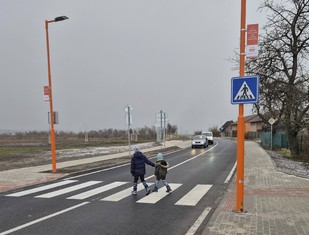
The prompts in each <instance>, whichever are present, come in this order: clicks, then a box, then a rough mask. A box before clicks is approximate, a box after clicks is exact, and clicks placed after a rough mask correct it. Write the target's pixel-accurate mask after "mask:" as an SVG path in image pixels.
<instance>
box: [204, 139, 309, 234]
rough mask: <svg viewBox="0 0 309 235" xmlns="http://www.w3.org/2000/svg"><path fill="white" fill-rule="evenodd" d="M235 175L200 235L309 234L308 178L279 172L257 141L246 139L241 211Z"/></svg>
mask: <svg viewBox="0 0 309 235" xmlns="http://www.w3.org/2000/svg"><path fill="white" fill-rule="evenodd" d="M235 178H236V176H235V175H234V177H233V178H232V182H231V183H230V185H229V189H228V192H227V193H226V195H225V196H224V198H223V199H222V201H221V202H220V205H219V206H218V208H217V209H216V210H215V212H214V214H213V216H212V217H211V219H210V221H209V223H208V224H207V227H206V229H205V230H204V232H203V233H202V234H203V235H219V234H220V235H221V234H222V235H223V234H224V235H242V234H243V235H250V234H252V235H253V234H254V235H265V234H270V235H309V179H306V178H300V177H296V176H293V175H288V174H285V173H281V172H278V171H277V170H276V168H275V166H274V164H273V162H272V160H271V158H270V157H269V155H268V154H267V153H266V152H265V150H263V149H262V148H261V147H260V146H259V145H258V144H257V143H255V142H251V141H246V142H245V187H244V190H245V191H244V212H241V213H238V212H235V211H234V210H235V209H236V180H235Z"/></svg>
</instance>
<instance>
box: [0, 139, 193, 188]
mask: <svg viewBox="0 0 309 235" xmlns="http://www.w3.org/2000/svg"><path fill="white" fill-rule="evenodd" d="M190 143H191V142H190V141H181V140H171V141H166V142H165V147H166V148H168V147H172V146H178V147H180V148H185V147H188V146H189V145H190ZM160 149H161V146H156V147H152V148H147V149H142V152H149V151H155V150H158V151H159V150H160ZM132 154H133V153H132ZM124 156H128V152H122V153H116V154H110V155H103V156H98V157H90V158H84V159H79V160H72V161H66V162H59V163H57V169H61V168H66V167H70V166H76V165H82V164H89V163H94V162H100V161H103V160H110V159H114V158H119V157H124ZM51 168H52V166H51V164H47V165H42V166H34V167H26V168H19V169H12V170H7V171H0V192H5V191H9V190H13V189H18V188H22V187H25V186H29V185H34V184H40V183H44V182H48V181H51V180H56V179H59V178H61V177H64V176H66V175H67V174H65V173H45V172H47V171H51ZM43 172H44V173H43Z"/></svg>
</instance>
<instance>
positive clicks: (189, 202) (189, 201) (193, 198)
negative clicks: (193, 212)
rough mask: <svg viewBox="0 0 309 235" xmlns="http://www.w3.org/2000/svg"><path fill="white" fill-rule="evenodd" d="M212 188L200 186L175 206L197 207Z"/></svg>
mask: <svg viewBox="0 0 309 235" xmlns="http://www.w3.org/2000/svg"><path fill="white" fill-rule="evenodd" d="M211 187H212V185H210V184H198V185H196V186H195V187H194V188H193V189H191V191H190V192H188V193H187V194H186V195H185V196H183V197H182V198H181V199H180V200H179V201H178V202H176V203H175V205H181V206H195V205H196V204H197V203H198V202H199V201H200V200H201V199H202V197H203V196H204V195H205V194H206V193H207V192H208V190H209V189H210V188H211Z"/></svg>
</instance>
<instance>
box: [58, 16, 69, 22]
mask: <svg viewBox="0 0 309 235" xmlns="http://www.w3.org/2000/svg"><path fill="white" fill-rule="evenodd" d="M67 19H69V17H66V16H58V17H56V18H55V22H58V21H63V20H67Z"/></svg>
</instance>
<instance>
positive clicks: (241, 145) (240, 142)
mask: <svg viewBox="0 0 309 235" xmlns="http://www.w3.org/2000/svg"><path fill="white" fill-rule="evenodd" d="M245 37H246V0H241V17H240V61H239V76H240V77H243V76H244V75H245ZM244 154H245V118H244V104H243V103H242V104H239V110H238V122H237V176H236V211H238V212H243V210H244Z"/></svg>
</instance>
